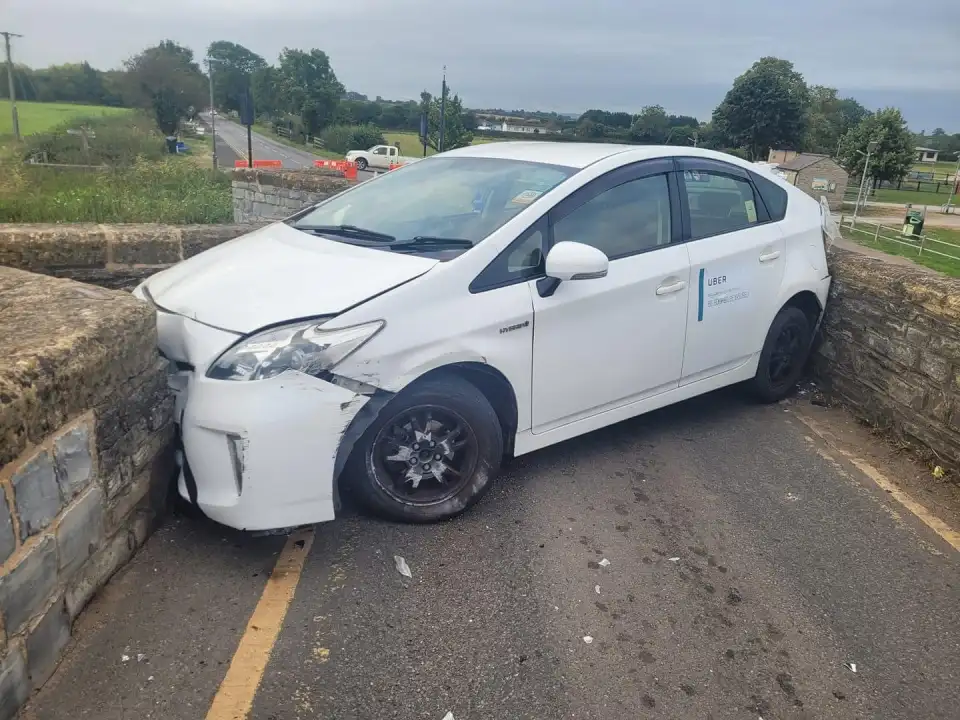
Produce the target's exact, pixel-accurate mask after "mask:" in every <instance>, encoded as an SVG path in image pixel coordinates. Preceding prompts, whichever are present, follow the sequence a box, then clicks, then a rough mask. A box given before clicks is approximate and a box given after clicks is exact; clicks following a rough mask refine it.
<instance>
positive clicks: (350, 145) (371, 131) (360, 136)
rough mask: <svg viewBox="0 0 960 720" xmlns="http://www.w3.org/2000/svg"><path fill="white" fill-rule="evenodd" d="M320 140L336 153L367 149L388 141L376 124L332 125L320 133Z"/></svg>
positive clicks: (325, 146) (324, 145)
mask: <svg viewBox="0 0 960 720" xmlns="http://www.w3.org/2000/svg"><path fill="white" fill-rule="evenodd" d="M320 141H321V142H322V143H323V147H324V148H325V149H327V150H330V151H331V152H335V153H346V152H348V151H350V150H366V149H367V148H371V147H373V146H374V145H383V144H385V143H386V140H384V138H383V132H382V131H381V130H380V128H378V127H377V126H376V125H331V126H330V127H328V128H327V129H326V130H324V131H323V132H322V133H321V134H320Z"/></svg>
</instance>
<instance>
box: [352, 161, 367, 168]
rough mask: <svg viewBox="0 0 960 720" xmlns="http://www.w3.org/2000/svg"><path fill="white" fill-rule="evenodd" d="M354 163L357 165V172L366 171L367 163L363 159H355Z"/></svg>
mask: <svg viewBox="0 0 960 720" xmlns="http://www.w3.org/2000/svg"><path fill="white" fill-rule="evenodd" d="M355 162H356V163H357V170H366V169H367V161H366V159H365V158H357V159H356V161H355Z"/></svg>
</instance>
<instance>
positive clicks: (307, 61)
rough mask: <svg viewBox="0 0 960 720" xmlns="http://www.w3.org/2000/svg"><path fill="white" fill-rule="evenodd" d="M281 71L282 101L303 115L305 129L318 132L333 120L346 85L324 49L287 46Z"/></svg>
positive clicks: (281, 56) (282, 58)
mask: <svg viewBox="0 0 960 720" xmlns="http://www.w3.org/2000/svg"><path fill="white" fill-rule="evenodd" d="M277 74H278V80H279V85H280V93H279V94H280V103H281V105H282V107H283V109H285V110H286V111H287V112H289V113H291V114H292V115H298V116H299V117H300V120H301V122H302V123H303V127H304V131H305V132H307V133H308V134H310V135H316V134H318V133H319V132H320V131H321V130H322V129H323V128H325V127H327V126H328V125H330V123H332V122H333V120H334V118H335V116H336V112H337V105H338V104H339V103H340V98H341V97H342V96H343V92H344V88H343V85H341V84H340V81H339V80H337V75H336V73H334V72H333V68H332V67H331V66H330V58H328V57H327V54H326V53H325V52H323V50H317V49H316V48H314V49H312V50H310V52H306V51H304V50H293V49H290V48H284V49H283V52H281V53H280V67H279V68H278V71H277Z"/></svg>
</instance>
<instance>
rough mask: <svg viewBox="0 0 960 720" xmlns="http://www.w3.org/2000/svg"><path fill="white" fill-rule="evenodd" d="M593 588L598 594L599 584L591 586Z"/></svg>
mask: <svg viewBox="0 0 960 720" xmlns="http://www.w3.org/2000/svg"><path fill="white" fill-rule="evenodd" d="M593 589H594V591H595V592H596V593H597V595H599V594H600V586H599V585H594V586H593Z"/></svg>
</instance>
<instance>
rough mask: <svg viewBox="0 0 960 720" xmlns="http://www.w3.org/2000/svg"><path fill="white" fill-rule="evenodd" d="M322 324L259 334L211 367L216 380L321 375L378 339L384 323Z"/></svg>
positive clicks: (209, 373) (210, 374) (315, 321)
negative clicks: (327, 327)
mask: <svg viewBox="0 0 960 720" xmlns="http://www.w3.org/2000/svg"><path fill="white" fill-rule="evenodd" d="M322 322H323V320H313V321H308V322H299V323H295V324H291V325H284V326H282V327H277V328H272V329H270V330H265V331H264V332H260V333H256V334H255V335H251V336H250V337H248V338H246V339H245V340H242V341H241V342H239V343H237V344H236V345H234V346H233V347H232V348H230V349H229V350H227V351H226V352H225V353H224V354H223V355H221V356H220V358H219V359H218V360H217V361H216V362H214V363H213V365H211V366H210V369H209V370H208V371H207V377H209V378H214V379H217V380H266V379H267V378H272V377H276V376H277V375H279V374H280V373H283V372H286V371H287V370H296V371H298V372H302V373H306V374H307V375H320V374H321V373H323V372H325V371H328V370H331V369H333V368H334V367H336V366H337V365H338V364H339V363H340V362H342V361H343V360H344V359H345V358H346V357H347V356H348V355H350V353H352V352H354V351H355V350H357V349H358V348H359V347H360V346H361V345H363V344H364V343H365V342H367V340H369V339H370V338H372V337H373V336H374V335H376V334H377V333H378V332H379V331H380V329H381V328H382V327H383V325H384V322H383V321H382V320H377V321H376V322H372V323H365V324H363V325H354V326H353V327H346V328H337V329H331V330H325V329H324V328H323V325H322V324H321V323H322Z"/></svg>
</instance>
